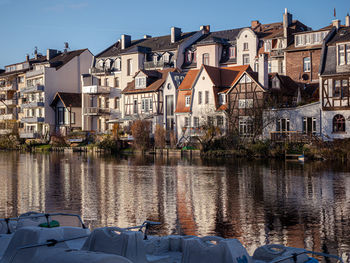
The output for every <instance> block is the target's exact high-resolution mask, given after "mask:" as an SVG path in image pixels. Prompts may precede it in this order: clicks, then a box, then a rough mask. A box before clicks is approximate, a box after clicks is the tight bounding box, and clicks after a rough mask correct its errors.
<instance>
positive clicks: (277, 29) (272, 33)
mask: <svg viewBox="0 0 350 263" xmlns="http://www.w3.org/2000/svg"><path fill="white" fill-rule="evenodd" d="M252 29H253V30H254V32H255V33H256V34H257V35H258V37H259V38H265V39H272V38H277V37H283V23H282V22H276V23H270V24H260V25H258V26H257V27H255V28H252ZM309 29H310V28H309V27H307V26H306V25H304V24H303V23H301V22H300V21H298V20H293V21H292V24H291V25H290V26H289V32H290V33H291V34H293V33H296V32H304V31H307V30H309Z"/></svg>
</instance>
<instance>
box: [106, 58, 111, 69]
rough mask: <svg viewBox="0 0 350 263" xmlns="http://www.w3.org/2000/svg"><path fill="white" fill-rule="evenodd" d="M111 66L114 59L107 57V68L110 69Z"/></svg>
mask: <svg viewBox="0 0 350 263" xmlns="http://www.w3.org/2000/svg"><path fill="white" fill-rule="evenodd" d="M111 66H112V60H110V59H107V60H106V69H110V68H111Z"/></svg>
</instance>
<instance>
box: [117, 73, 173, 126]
mask: <svg viewBox="0 0 350 263" xmlns="http://www.w3.org/2000/svg"><path fill="white" fill-rule="evenodd" d="M169 72H177V69H175V68H169V69H164V70H140V71H139V72H137V73H136V74H135V76H134V80H133V81H131V82H130V83H128V85H127V87H126V88H125V89H124V90H123V91H122V100H123V105H124V109H123V118H122V121H123V124H124V125H127V124H130V123H132V122H133V121H135V120H138V119H142V120H149V121H150V122H151V124H152V125H151V133H153V131H154V129H155V125H156V124H161V125H163V86H164V83H165V81H166V78H167V76H168V73H169Z"/></svg>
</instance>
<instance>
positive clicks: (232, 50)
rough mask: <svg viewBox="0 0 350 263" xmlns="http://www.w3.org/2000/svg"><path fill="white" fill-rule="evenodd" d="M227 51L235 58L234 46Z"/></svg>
mask: <svg viewBox="0 0 350 263" xmlns="http://www.w3.org/2000/svg"><path fill="white" fill-rule="evenodd" d="M229 53H230V54H229V56H230V58H236V47H235V46H233V47H230V49H229Z"/></svg>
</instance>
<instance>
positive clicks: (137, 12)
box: [0, 0, 350, 68]
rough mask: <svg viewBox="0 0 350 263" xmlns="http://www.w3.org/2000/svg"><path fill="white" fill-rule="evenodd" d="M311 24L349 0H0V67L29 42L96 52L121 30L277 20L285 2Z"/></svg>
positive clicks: (30, 46) (165, 30)
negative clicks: (65, 44) (67, 45)
mask: <svg viewBox="0 0 350 263" xmlns="http://www.w3.org/2000/svg"><path fill="white" fill-rule="evenodd" d="M285 7H287V8H288V10H289V11H290V12H291V13H292V14H293V19H298V20H300V21H301V22H303V23H304V24H306V25H307V26H310V27H312V28H314V29H317V28H320V27H323V26H326V25H328V24H329V23H330V22H331V20H332V19H334V17H333V10H334V8H336V14H337V18H338V19H341V21H342V23H344V18H345V15H346V14H347V13H348V12H349V13H350V1H349V0H327V1H325V0H318V1H316V0H295V1H284V0H268V1H263V0H260V1H257V0H250V1H237V0H230V1H226V0H225V1H223V0H178V1H174V0H172V1H169V0H146V1H139V0H100V1H93V0H70V1H69V0H0V14H1V15H0V24H1V37H0V68H3V67H4V66H5V65H8V64H12V63H17V62H21V61H23V60H24V59H25V55H26V54H30V55H31V56H32V54H33V52H34V47H38V50H39V52H42V53H45V52H46V49H47V48H54V49H61V50H62V49H63V47H64V44H63V43H64V42H69V46H70V48H71V49H81V48H89V49H90V51H91V52H92V53H93V54H97V53H98V52H100V51H101V50H103V49H105V48H106V47H108V46H109V45H111V44H112V43H114V42H116V41H117V40H118V39H119V38H120V35H121V34H129V35H131V36H132V39H137V38H140V37H142V36H143V35H144V34H148V35H152V36H158V35H166V34H169V33H170V27H172V26H177V27H181V28H182V31H183V32H186V31H194V30H198V29H199V26H200V25H210V26H211V30H212V31H216V30H223V29H230V28H237V27H245V26H249V25H250V22H251V20H259V21H260V22H262V23H270V22H277V21H281V20H282V13H283V12H284V8H285Z"/></svg>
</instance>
